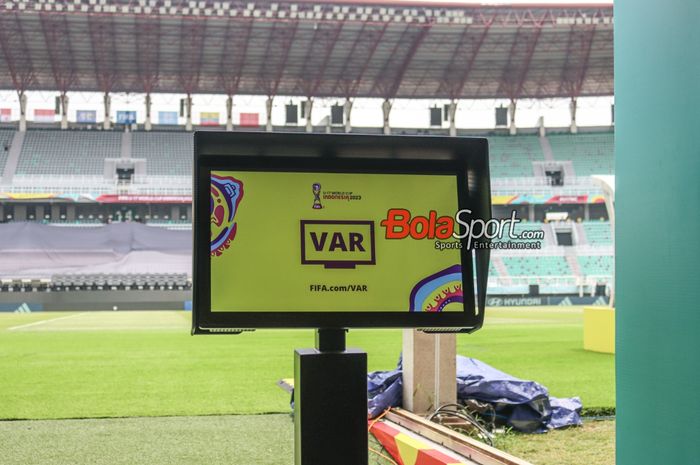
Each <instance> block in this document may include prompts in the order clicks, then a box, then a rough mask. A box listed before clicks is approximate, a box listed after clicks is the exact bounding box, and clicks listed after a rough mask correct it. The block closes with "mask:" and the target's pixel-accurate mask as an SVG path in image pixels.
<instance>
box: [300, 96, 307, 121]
mask: <svg viewBox="0 0 700 465" xmlns="http://www.w3.org/2000/svg"><path fill="white" fill-rule="evenodd" d="M299 115H300V116H301V117H302V118H306V100H302V101H301V106H300V107H299Z"/></svg>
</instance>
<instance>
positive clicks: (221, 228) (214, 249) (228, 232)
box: [210, 174, 243, 256]
mask: <svg viewBox="0 0 700 465" xmlns="http://www.w3.org/2000/svg"><path fill="white" fill-rule="evenodd" d="M242 198H243V183H242V182H241V181H239V180H237V179H235V178H232V177H225V176H217V175H215V174H212V175H211V201H210V215H211V216H210V223H211V236H210V241H211V255H212V256H219V255H221V254H222V253H223V252H224V250H226V249H228V248H229V246H230V245H231V241H232V240H233V238H234V237H236V229H237V227H238V224H237V223H234V222H233V220H234V218H235V217H236V211H237V210H238V204H239V203H240V202H241V199H242Z"/></svg>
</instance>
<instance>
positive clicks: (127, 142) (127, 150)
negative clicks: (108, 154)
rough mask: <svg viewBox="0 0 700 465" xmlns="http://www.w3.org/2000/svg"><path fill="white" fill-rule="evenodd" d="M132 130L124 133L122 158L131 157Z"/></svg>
mask: <svg viewBox="0 0 700 465" xmlns="http://www.w3.org/2000/svg"><path fill="white" fill-rule="evenodd" d="M131 139H132V136H131V131H124V133H122V147H121V158H122V159H129V158H131Z"/></svg>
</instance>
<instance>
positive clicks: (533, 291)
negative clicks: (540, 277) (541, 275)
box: [529, 284, 540, 295]
mask: <svg viewBox="0 0 700 465" xmlns="http://www.w3.org/2000/svg"><path fill="white" fill-rule="evenodd" d="M529 294H530V295H540V285H539V284H530V292H529Z"/></svg>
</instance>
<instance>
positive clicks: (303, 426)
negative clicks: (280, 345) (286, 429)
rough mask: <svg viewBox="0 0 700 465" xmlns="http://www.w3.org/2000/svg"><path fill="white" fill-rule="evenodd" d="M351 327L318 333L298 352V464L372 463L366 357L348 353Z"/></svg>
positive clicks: (296, 430) (352, 352)
mask: <svg viewBox="0 0 700 465" xmlns="http://www.w3.org/2000/svg"><path fill="white" fill-rule="evenodd" d="M346 332H347V329H342V328H323V329H319V330H317V332H316V348H314V349H297V350H296V351H295V352H294V464H295V465H329V464H333V465H367V463H368V454H367V446H368V444H367V354H366V353H365V352H362V351H360V350H357V349H346V347H345V334H346Z"/></svg>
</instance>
